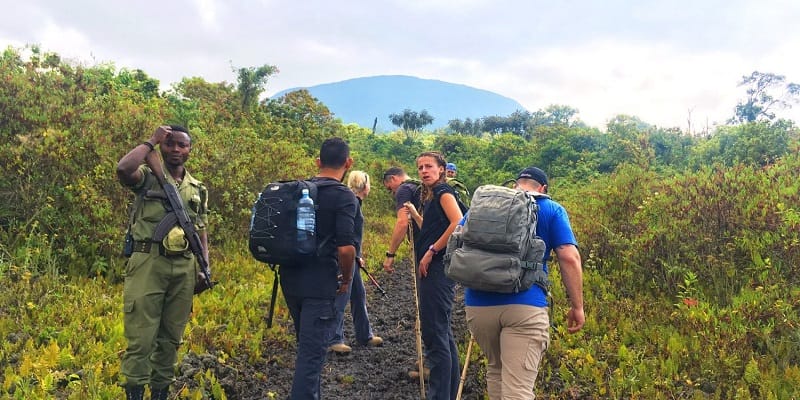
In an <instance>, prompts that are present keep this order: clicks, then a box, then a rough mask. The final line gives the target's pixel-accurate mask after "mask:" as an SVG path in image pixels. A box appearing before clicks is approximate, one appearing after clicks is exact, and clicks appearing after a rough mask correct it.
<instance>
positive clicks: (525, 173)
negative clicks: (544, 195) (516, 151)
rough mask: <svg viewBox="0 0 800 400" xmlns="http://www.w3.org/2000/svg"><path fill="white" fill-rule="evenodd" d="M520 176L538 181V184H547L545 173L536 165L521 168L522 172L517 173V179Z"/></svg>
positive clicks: (520, 177)
mask: <svg viewBox="0 0 800 400" xmlns="http://www.w3.org/2000/svg"><path fill="white" fill-rule="evenodd" d="M522 178H527V179H533V180H535V181H536V182H539V184H540V185H547V174H545V173H544V171H542V170H541V169H539V168H536V167H528V168H525V169H523V170H522V172H520V173H519V175H517V179H522Z"/></svg>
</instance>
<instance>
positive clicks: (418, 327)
mask: <svg viewBox="0 0 800 400" xmlns="http://www.w3.org/2000/svg"><path fill="white" fill-rule="evenodd" d="M408 237H409V240H410V241H411V272H412V274H411V277H412V278H414V304H415V305H416V309H417V322H416V324H415V325H414V334H415V335H416V336H417V363H418V364H419V398H420V399H424V398H425V366H424V365H423V364H424V360H423V358H422V325H421V322H420V320H419V291H418V290H417V274H418V272H417V255H416V254H415V253H414V226H413V224H411V223H409V224H408Z"/></svg>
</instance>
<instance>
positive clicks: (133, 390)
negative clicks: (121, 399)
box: [125, 385, 144, 400]
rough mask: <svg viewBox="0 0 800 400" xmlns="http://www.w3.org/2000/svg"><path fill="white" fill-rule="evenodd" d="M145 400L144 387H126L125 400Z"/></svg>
mask: <svg viewBox="0 0 800 400" xmlns="http://www.w3.org/2000/svg"><path fill="white" fill-rule="evenodd" d="M143 398H144V386H141V385H130V386H125V400H142V399H143Z"/></svg>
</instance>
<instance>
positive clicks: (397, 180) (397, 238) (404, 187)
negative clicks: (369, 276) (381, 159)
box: [383, 167, 418, 272]
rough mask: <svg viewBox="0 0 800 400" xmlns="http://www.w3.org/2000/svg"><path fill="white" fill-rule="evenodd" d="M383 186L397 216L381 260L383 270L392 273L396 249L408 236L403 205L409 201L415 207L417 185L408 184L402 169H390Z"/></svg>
mask: <svg viewBox="0 0 800 400" xmlns="http://www.w3.org/2000/svg"><path fill="white" fill-rule="evenodd" d="M383 186H384V187H385V188H386V189H387V190H389V191H390V192H392V195H393V196H394V209H395V213H396V214H397V220H395V223H394V229H392V237H391V239H390V241H389V249H388V251H387V252H386V258H385V259H384V260H383V269H384V270H385V271H387V272H392V271H394V268H393V267H392V265H393V264H394V259H395V257H396V256H397V254H396V252H397V249H398V248H399V247H400V244H401V243H403V239H404V238H405V237H406V235H407V234H408V211H406V209H405V208H404V207H403V204H405V203H406V202H409V201H410V202H411V203H412V204H414V205H417V203H418V199H416V198H415V196H414V193H415V192H416V190H417V184H415V183H413V182H410V178H409V176H408V174H406V172H405V171H403V169H402V168H400V167H391V168H389V169H387V170H386V172H384V173H383Z"/></svg>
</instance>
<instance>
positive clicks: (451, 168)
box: [444, 162, 458, 179]
mask: <svg viewBox="0 0 800 400" xmlns="http://www.w3.org/2000/svg"><path fill="white" fill-rule="evenodd" d="M444 169H445V173H446V174H447V178H448V179H449V178H455V177H456V175H458V170H457V168H456V165H455V164H453V163H451V162H449V163H447V166H445V168H444Z"/></svg>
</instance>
